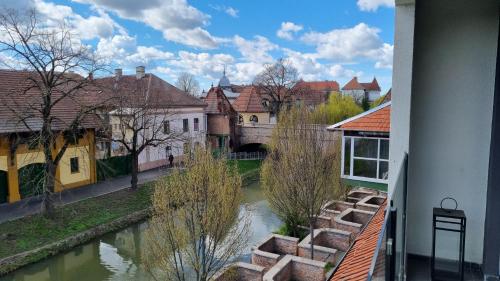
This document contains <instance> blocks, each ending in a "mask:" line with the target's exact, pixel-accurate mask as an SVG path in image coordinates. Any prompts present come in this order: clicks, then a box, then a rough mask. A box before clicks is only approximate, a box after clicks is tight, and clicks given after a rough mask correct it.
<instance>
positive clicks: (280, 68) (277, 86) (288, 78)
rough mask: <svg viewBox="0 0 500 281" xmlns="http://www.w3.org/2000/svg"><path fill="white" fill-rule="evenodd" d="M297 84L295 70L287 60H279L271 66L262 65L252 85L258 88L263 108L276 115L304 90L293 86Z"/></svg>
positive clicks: (297, 79)
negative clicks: (261, 69)
mask: <svg viewBox="0 0 500 281" xmlns="http://www.w3.org/2000/svg"><path fill="white" fill-rule="evenodd" d="M298 82H299V76H298V72H297V69H296V68H295V67H294V66H293V65H292V63H291V62H290V61H289V60H287V59H283V58H281V59H278V60H277V61H276V62H275V63H273V64H266V65H264V70H263V71H262V72H261V73H259V74H258V75H257V76H256V77H255V79H254V82H253V84H254V85H256V86H258V89H259V94H260V96H261V99H262V102H263V104H264V106H265V107H267V108H268V109H269V110H270V111H271V112H272V113H273V114H276V115H278V114H279V113H280V111H281V110H282V109H283V107H285V106H289V105H291V103H292V101H293V99H294V97H295V96H297V95H298V94H300V93H301V91H303V90H304V88H303V87H296V86H295V85H296V84H297V83H298Z"/></svg>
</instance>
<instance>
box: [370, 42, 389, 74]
mask: <svg viewBox="0 0 500 281" xmlns="http://www.w3.org/2000/svg"><path fill="white" fill-rule="evenodd" d="M393 53H394V45H390V44H387V43H384V45H383V46H382V48H380V49H378V50H377V51H376V53H375V54H374V56H373V58H374V59H376V60H377V62H376V63H375V68H387V69H392V58H393Z"/></svg>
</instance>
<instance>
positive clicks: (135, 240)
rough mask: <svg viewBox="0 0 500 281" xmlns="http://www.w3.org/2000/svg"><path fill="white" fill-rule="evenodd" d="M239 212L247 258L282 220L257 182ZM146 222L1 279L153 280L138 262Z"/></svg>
mask: <svg viewBox="0 0 500 281" xmlns="http://www.w3.org/2000/svg"><path fill="white" fill-rule="evenodd" d="M243 200H244V203H243V205H242V206H241V207H240V210H241V212H248V215H249V216H250V219H251V230H252V233H251V238H250V243H249V245H248V247H247V248H246V249H245V251H244V255H243V256H241V257H240V260H243V261H250V248H251V246H253V245H255V244H256V243H257V242H259V241H260V240H261V239H263V238H265V237H266V236H267V235H269V234H270V233H271V232H272V231H274V230H276V229H277V228H278V227H279V226H280V224H281V221H280V220H279V218H278V217H277V216H276V215H275V214H274V213H273V212H272V211H271V210H270V209H269V205H268V203H267V201H266V200H265V198H264V195H263V193H262V190H261V189H260V186H259V184H258V183H254V184H251V185H249V186H247V187H245V188H244V199H243ZM146 228H147V222H142V223H138V224H135V225H132V226H130V227H127V228H125V229H123V230H120V231H117V232H113V233H108V234H106V235H104V236H102V237H100V238H98V239H95V240H93V241H91V242H89V243H87V244H84V245H81V246H78V247H75V248H73V249H72V250H70V251H68V252H65V253H61V254H58V255H55V256H53V257H50V258H48V259H45V260H43V261H40V262H38V263H34V264H31V265H28V266H25V267H23V268H21V269H19V270H17V271H15V272H13V273H11V274H9V275H7V276H4V277H2V278H0V281H6V280H16V281H35V280H36V281H49V280H50V281H70V280H71V281H72V280H79V281H85V280H88V281H99V280H140V281H142V280H153V279H152V278H151V277H150V275H149V274H148V273H147V272H145V271H144V269H143V265H142V264H141V244H142V243H144V237H143V233H144V230H145V229H146Z"/></svg>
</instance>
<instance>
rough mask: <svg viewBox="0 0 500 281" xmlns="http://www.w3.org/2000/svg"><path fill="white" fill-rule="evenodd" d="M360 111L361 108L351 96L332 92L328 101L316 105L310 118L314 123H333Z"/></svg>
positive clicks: (361, 110)
mask: <svg viewBox="0 0 500 281" xmlns="http://www.w3.org/2000/svg"><path fill="white" fill-rule="evenodd" d="M362 112H363V109H362V108H361V107H360V106H359V105H358V104H357V103H356V102H355V101H354V99H353V98H352V97H349V96H342V94H340V93H332V94H331V95H330V97H329V98H328V102H327V103H325V104H321V105H320V106H318V107H317V108H316V110H315V111H314V112H313V113H312V119H313V122H314V123H316V124H335V123H337V122H340V121H343V120H345V119H347V118H350V117H352V116H354V115H357V114H360V113H362Z"/></svg>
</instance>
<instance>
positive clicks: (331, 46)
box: [301, 23, 393, 68]
mask: <svg viewBox="0 0 500 281" xmlns="http://www.w3.org/2000/svg"><path fill="white" fill-rule="evenodd" d="M379 33H380V29H378V28H376V27H371V26H368V25H367V24H365V23H359V24H357V25H356V26H354V27H352V28H345V29H334V30H331V31H329V32H325V33H320V32H314V31H313V32H309V33H306V34H305V35H304V36H302V38H301V39H302V41H303V42H305V43H306V44H309V45H313V46H315V47H316V54H315V56H316V57H317V58H321V59H329V60H336V61H338V60H344V61H354V60H356V59H368V60H372V61H375V62H376V63H375V66H376V67H377V68H391V65H392V51H393V46H392V45H390V44H387V43H383V42H382V39H381V38H380V36H379V35H378V34H379Z"/></svg>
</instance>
